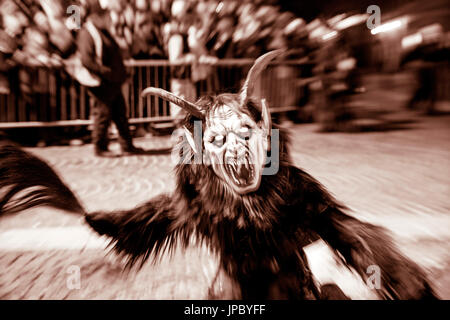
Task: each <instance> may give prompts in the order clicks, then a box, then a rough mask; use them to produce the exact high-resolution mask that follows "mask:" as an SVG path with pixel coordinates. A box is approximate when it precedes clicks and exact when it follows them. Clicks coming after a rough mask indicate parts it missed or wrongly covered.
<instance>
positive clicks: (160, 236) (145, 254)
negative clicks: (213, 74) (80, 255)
mask: <svg viewBox="0 0 450 320" xmlns="http://www.w3.org/2000/svg"><path fill="white" fill-rule="evenodd" d="M278 54H279V52H270V53H268V54H266V55H264V56H262V57H260V58H259V59H258V60H257V61H256V62H255V64H254V66H253V67H252V69H251V70H250V72H249V75H248V77H247V81H246V83H245V84H244V87H243V89H242V91H241V92H240V94H221V95H219V96H216V97H204V98H202V99H200V100H199V101H198V102H197V103H195V104H193V103H190V102H188V101H185V100H183V99H181V98H179V97H176V96H174V95H172V94H171V93H169V92H165V91H163V90H161V89H155V88H148V89H146V90H144V93H143V94H144V95H145V94H154V95H158V96H160V97H162V98H164V99H167V100H169V101H170V102H173V103H176V104H178V105H180V106H181V107H182V108H184V109H186V110H187V111H188V112H189V114H188V115H187V116H186V118H185V120H184V130H185V131H184V132H185V134H184V136H183V138H182V139H181V141H180V142H179V144H178V145H177V147H176V148H175V150H176V153H177V154H178V155H179V156H180V161H179V163H178V164H177V166H176V180H177V181H176V182H177V185H176V190H175V191H174V192H173V194H172V195H160V196H157V197H155V198H153V199H151V200H150V201H148V202H147V203H144V204H142V205H140V206H138V207H137V208H135V209H132V210H124V211H116V212H84V210H83V208H82V205H81V204H80V203H79V201H78V200H77V199H76V197H75V196H74V195H73V193H72V192H71V191H70V190H69V189H68V188H67V187H66V186H65V185H64V183H63V182H61V180H60V179H59V178H58V177H57V175H56V174H55V173H54V171H53V170H52V169H51V168H50V167H49V166H48V165H47V164H45V163H44V162H43V161H41V160H39V159H38V158H36V157H34V156H32V155H30V154H28V153H26V152H25V151H22V150H20V149H19V148H16V147H14V146H11V145H3V146H2V147H1V148H0V177H1V179H0V188H6V189H7V192H5V193H4V195H3V197H2V198H1V199H0V200H1V201H0V212H1V213H2V214H8V213H13V212H18V211H22V210H24V209H27V208H30V207H33V206H36V205H43V204H45V205H50V206H54V207H57V208H63V209H65V210H69V211H73V212H76V213H83V214H84V215H85V218H86V222H87V223H88V224H89V225H90V226H91V227H92V228H93V229H94V230H95V231H96V232H97V233H99V234H101V235H107V236H109V237H110V238H111V242H112V244H113V246H114V249H115V250H116V251H117V252H118V253H120V254H124V255H125V256H127V257H128V263H129V265H130V266H131V265H134V264H136V263H143V262H145V261H146V260H147V259H149V258H156V257H158V256H159V255H161V254H162V253H163V252H164V251H165V250H166V249H169V250H170V249H173V248H174V247H175V246H176V245H177V244H178V243H181V244H182V245H183V246H187V245H188V244H189V242H190V240H191V239H192V238H194V239H196V240H197V241H199V242H204V243H207V244H208V245H209V247H210V248H211V249H212V250H213V251H214V252H216V253H217V254H218V255H219V257H220V265H221V268H222V270H224V272H225V273H226V274H227V275H228V276H229V277H230V278H231V279H232V280H234V281H235V282H236V283H237V284H238V286H239V288H240V291H241V292H240V295H239V297H241V298H243V299H258V298H259V299H316V298H320V297H323V295H322V296H321V292H320V291H321V290H320V288H317V287H316V285H315V283H314V281H313V278H312V276H311V272H310V270H309V267H308V262H307V259H306V257H305V253H304V251H303V250H302V248H303V247H304V246H306V245H308V244H310V243H312V242H313V241H315V240H317V239H320V238H321V239H323V240H324V241H325V242H326V243H327V244H328V245H329V246H330V247H331V248H332V249H333V250H335V252H336V253H338V255H339V257H340V258H341V259H342V260H343V261H344V262H345V263H346V264H347V265H348V266H349V267H352V268H354V269H355V270H356V271H357V273H358V274H359V275H360V276H361V277H362V278H363V279H366V278H367V274H366V270H367V267H368V266H371V265H377V266H379V267H380V270H381V288H380V289H379V290H377V294H378V295H379V296H380V298H385V299H424V298H434V297H435V295H434V293H433V290H432V289H431V288H430V286H429V284H428V281H427V279H426V277H425V275H424V273H423V272H422V271H421V270H420V268H419V267H418V266H417V265H416V264H415V263H414V262H412V261H410V260H408V259H407V258H406V257H404V256H403V255H402V254H401V253H400V252H399V251H398V249H397V248H396V247H395V246H394V244H393V243H392V241H391V239H390V237H389V236H388V235H387V233H386V231H385V230H384V229H382V228H381V227H377V226H374V225H371V224H368V223H364V222H361V221H359V220H357V219H355V218H353V217H351V216H349V215H347V214H346V213H345V210H346V208H345V207H344V206H343V205H341V204H339V203H338V202H337V201H336V200H335V199H333V197H332V196H331V195H330V194H329V193H328V192H327V191H326V190H325V189H324V187H323V186H322V185H321V184H320V183H319V182H317V181H316V180H315V179H314V178H313V177H311V176H310V175H308V174H307V173H306V172H304V171H303V170H301V169H299V168H296V167H295V166H293V165H292V164H291V162H290V159H289V151H288V147H287V139H286V135H285V134H284V133H283V132H281V134H280V135H279V141H278V147H279V159H278V163H277V164H278V166H279V168H278V171H277V173H276V174H268V175H267V174H263V167H264V163H262V161H263V160H265V158H266V156H267V152H270V151H273V150H271V148H270V147H269V144H270V145H272V144H271V143H269V142H270V139H271V137H272V136H273V135H271V132H272V125H271V123H270V114H269V113H268V109H267V106H265V103H264V101H261V102H258V101H256V100H253V98H252V97H251V96H252V89H253V84H254V82H255V79H256V78H257V77H258V76H259V74H260V73H261V72H262V70H263V69H264V67H265V66H266V65H267V64H268V63H269V62H270V60H272V59H273V58H274V57H276V56H277V55H278ZM196 121H200V122H197V123H200V124H201V132H204V135H203V134H202V136H200V138H202V139H203V140H202V139H200V140H199V139H198V136H196V134H195V123H196ZM252 132H257V133H258V134H253V135H252ZM264 132H265V133H266V134H264ZM261 148H262V149H264V150H263V151H264V154H263V155H261ZM239 153H240V156H238V154H239ZM199 155H200V156H199ZM221 157H223V158H221ZM218 160H219V161H218ZM220 160H224V162H220ZM30 187H33V188H31V189H30ZM27 188H28V189H27ZM25 189H27V190H29V192H28V193H26V192H25V193H24V192H22V193H21V194H20V195H16V197H15V198H14V200H13V201H12V199H13V196H14V195H15V194H16V193H18V192H19V191H24V190H25ZM327 289H328V287H327ZM327 295H330V294H329V293H327ZM331 296H334V297H336V296H335V295H333V293H331ZM339 296H340V295H338V297H339ZM236 298H238V296H236Z"/></svg>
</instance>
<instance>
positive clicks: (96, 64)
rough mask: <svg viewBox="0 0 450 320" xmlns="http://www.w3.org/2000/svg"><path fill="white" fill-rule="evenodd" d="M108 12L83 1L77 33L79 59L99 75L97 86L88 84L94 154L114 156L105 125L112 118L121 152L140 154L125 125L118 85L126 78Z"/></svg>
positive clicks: (125, 110)
mask: <svg viewBox="0 0 450 320" xmlns="http://www.w3.org/2000/svg"><path fill="white" fill-rule="evenodd" d="M110 25H111V23H110V19H109V14H108V12H107V11H105V10H104V9H103V8H102V7H101V6H100V4H99V2H98V1H97V0H91V1H89V2H87V4H86V22H85V23H84V26H83V28H82V29H81V30H80V31H79V33H78V39H77V44H78V50H79V52H80V55H81V62H82V64H83V66H84V67H86V68H87V69H88V70H89V71H90V72H91V73H92V74H94V75H96V76H98V78H100V84H99V85H98V86H94V87H89V88H88V89H89V91H90V93H91V94H92V95H93V96H94V98H95V99H94V110H93V116H94V128H93V131H92V142H93V144H94V148H95V154H96V155H97V156H106V157H111V156H116V154H114V153H112V152H110V151H109V149H108V144H109V138H108V128H109V126H110V124H111V121H113V122H114V123H115V125H116V127H117V130H118V132H119V143H120V146H121V149H122V155H126V154H136V153H143V152H144V150H142V149H140V148H136V147H135V146H134V145H133V141H132V136H131V132H130V129H129V126H128V118H127V114H126V112H127V107H126V104H125V99H124V96H123V93H122V85H123V84H124V82H125V81H126V80H127V76H128V75H127V71H126V69H125V65H124V63H123V57H122V54H121V49H120V47H119V45H118V44H117V42H116V41H115V40H114V38H113V36H112V35H111V34H110V32H109V31H108V28H109V27H110Z"/></svg>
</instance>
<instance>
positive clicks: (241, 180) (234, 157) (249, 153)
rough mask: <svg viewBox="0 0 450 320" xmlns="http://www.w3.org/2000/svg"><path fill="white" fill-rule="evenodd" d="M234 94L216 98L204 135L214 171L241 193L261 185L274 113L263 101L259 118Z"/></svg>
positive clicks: (205, 153)
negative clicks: (272, 114) (258, 119)
mask: <svg viewBox="0 0 450 320" xmlns="http://www.w3.org/2000/svg"><path fill="white" fill-rule="evenodd" d="M238 102H239V101H237V100H236V99H235V98H234V97H233V96H231V95H221V96H219V97H217V98H216V103H215V105H214V106H213V107H212V108H211V110H210V111H209V112H208V113H207V116H206V119H205V120H206V125H205V132H204V136H203V146H204V155H203V156H204V158H205V160H206V161H207V162H208V163H210V164H211V166H212V168H213V170H214V173H215V174H216V175H217V176H218V177H220V178H221V179H222V180H223V181H224V182H225V183H226V184H227V185H228V186H229V187H231V188H232V189H233V190H234V191H235V192H236V193H238V194H245V193H248V192H252V191H255V190H256V189H258V187H259V184H260V182H261V176H262V170H263V167H264V164H265V162H266V154H267V149H268V133H269V130H270V114H269V111H268V108H267V107H265V103H264V102H262V106H263V107H262V108H263V111H262V115H261V116H260V117H258V118H260V119H261V120H260V121H258V122H256V119H255V117H254V116H252V114H251V113H249V112H248V109H247V108H242V107H241V106H240V105H239V103H238Z"/></svg>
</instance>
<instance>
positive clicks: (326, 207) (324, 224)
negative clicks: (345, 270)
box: [288, 168, 435, 299]
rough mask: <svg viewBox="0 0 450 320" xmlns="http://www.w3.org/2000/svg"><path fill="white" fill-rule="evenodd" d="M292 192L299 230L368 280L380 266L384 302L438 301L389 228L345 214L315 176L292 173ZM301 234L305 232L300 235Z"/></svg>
mask: <svg viewBox="0 0 450 320" xmlns="http://www.w3.org/2000/svg"><path fill="white" fill-rule="evenodd" d="M290 172H291V175H290V178H289V180H290V184H289V185H290V186H293V187H292V188H293V189H292V190H290V191H289V193H288V194H290V197H291V198H290V199H288V201H289V203H291V205H292V207H293V208H295V212H292V213H293V214H294V216H295V217H296V218H295V219H298V220H297V221H296V222H295V224H296V225H297V226H298V230H304V231H308V230H309V231H310V232H312V233H313V234H316V235H317V236H319V237H320V238H322V239H323V240H324V241H325V242H327V243H328V244H329V245H330V247H331V248H332V249H333V250H336V251H337V252H338V253H339V254H340V256H341V257H343V259H344V260H345V261H344V262H345V263H346V264H347V265H348V266H351V267H353V268H354V269H355V270H356V271H357V272H358V273H359V275H360V276H361V277H362V278H363V279H364V280H366V279H367V278H368V277H369V276H371V275H372V274H373V272H370V271H371V269H369V270H368V267H369V266H375V267H372V268H376V267H379V268H380V272H381V284H380V285H381V288H380V290H377V293H378V294H379V296H380V297H381V298H384V299H424V298H434V297H435V296H434V293H433V290H432V289H431V288H430V286H429V284H428V281H427V279H426V277H425V274H424V273H423V271H422V270H421V268H420V267H419V266H418V265H417V264H416V263H414V262H413V261H411V260H409V259H408V258H407V257H405V256H404V255H403V254H402V253H401V252H400V251H399V249H398V248H397V247H396V246H395V245H394V243H393V241H392V239H391V237H390V236H389V234H388V232H387V230H386V229H384V228H382V227H379V226H375V225H372V224H370V223H366V222H362V221H360V220H358V219H356V218H354V217H351V216H349V215H348V214H346V213H345V210H346V208H345V206H343V205H341V204H339V203H338V202H337V201H336V200H335V199H334V198H333V197H332V196H331V195H330V194H329V193H328V192H327V190H326V189H325V188H324V187H323V186H322V185H321V184H320V183H319V182H318V181H316V180H315V179H314V178H313V177H311V176H310V175H309V174H307V173H306V172H304V171H303V170H301V169H298V168H291V170H290ZM299 233H301V232H299Z"/></svg>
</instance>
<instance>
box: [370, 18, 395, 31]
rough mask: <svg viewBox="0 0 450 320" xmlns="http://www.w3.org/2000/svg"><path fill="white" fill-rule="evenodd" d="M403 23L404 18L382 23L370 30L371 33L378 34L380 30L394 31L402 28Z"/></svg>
mask: <svg viewBox="0 0 450 320" xmlns="http://www.w3.org/2000/svg"><path fill="white" fill-rule="evenodd" d="M402 25H403V21H402V20H394V21H390V22H387V23H384V24H382V25H381V26H378V27H376V28H374V29H372V30H371V31H370V33H371V34H377V33H380V32H388V31H393V30H395V29H398V28H400V27H401V26H402Z"/></svg>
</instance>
